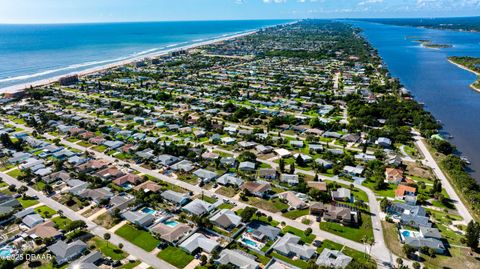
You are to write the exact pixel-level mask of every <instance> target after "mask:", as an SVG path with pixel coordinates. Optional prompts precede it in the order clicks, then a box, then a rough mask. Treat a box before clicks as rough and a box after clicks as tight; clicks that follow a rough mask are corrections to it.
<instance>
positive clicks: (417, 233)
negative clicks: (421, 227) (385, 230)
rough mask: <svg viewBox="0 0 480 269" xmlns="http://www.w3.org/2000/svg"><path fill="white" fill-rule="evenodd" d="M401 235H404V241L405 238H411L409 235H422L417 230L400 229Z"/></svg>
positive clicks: (415, 236) (414, 236)
mask: <svg viewBox="0 0 480 269" xmlns="http://www.w3.org/2000/svg"><path fill="white" fill-rule="evenodd" d="M400 236H401V237H402V238H401V239H402V241H404V240H405V239H407V238H409V237H413V238H418V237H420V236H421V235H420V233H419V232H417V231H411V230H403V229H402V230H400Z"/></svg>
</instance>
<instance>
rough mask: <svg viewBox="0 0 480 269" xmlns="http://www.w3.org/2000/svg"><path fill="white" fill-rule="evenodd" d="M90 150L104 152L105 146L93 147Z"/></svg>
mask: <svg viewBox="0 0 480 269" xmlns="http://www.w3.org/2000/svg"><path fill="white" fill-rule="evenodd" d="M92 149H93V150H95V151H98V152H104V151H105V150H107V146H104V145H99V146H95V147H93V148H92Z"/></svg>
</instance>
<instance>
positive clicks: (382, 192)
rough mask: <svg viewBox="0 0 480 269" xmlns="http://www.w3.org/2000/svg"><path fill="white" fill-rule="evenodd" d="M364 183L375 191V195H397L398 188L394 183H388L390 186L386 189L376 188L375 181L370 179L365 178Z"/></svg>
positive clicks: (392, 196)
mask: <svg viewBox="0 0 480 269" xmlns="http://www.w3.org/2000/svg"><path fill="white" fill-rule="evenodd" d="M362 185H363V186H365V187H368V188H369V189H371V190H372V191H373V192H374V193H375V195H377V196H382V197H391V198H394V197H395V189H396V188H397V187H396V186H395V185H394V184H388V187H387V188H386V189H383V190H375V188H374V186H375V182H373V181H369V180H365V181H364V182H363V183H362ZM367 201H368V200H367Z"/></svg>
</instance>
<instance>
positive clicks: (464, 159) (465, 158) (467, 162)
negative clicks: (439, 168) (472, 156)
mask: <svg viewBox="0 0 480 269" xmlns="http://www.w3.org/2000/svg"><path fill="white" fill-rule="evenodd" d="M460 159H461V160H462V161H464V162H465V163H466V164H468V165H470V164H471V162H470V161H469V160H468V158H467V157H465V156H461V157H460Z"/></svg>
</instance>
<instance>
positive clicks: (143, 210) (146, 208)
mask: <svg viewBox="0 0 480 269" xmlns="http://www.w3.org/2000/svg"><path fill="white" fill-rule="evenodd" d="M142 212H143V213H147V214H150V215H155V213H157V211H155V210H153V209H151V208H150V207H144V208H142Z"/></svg>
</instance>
